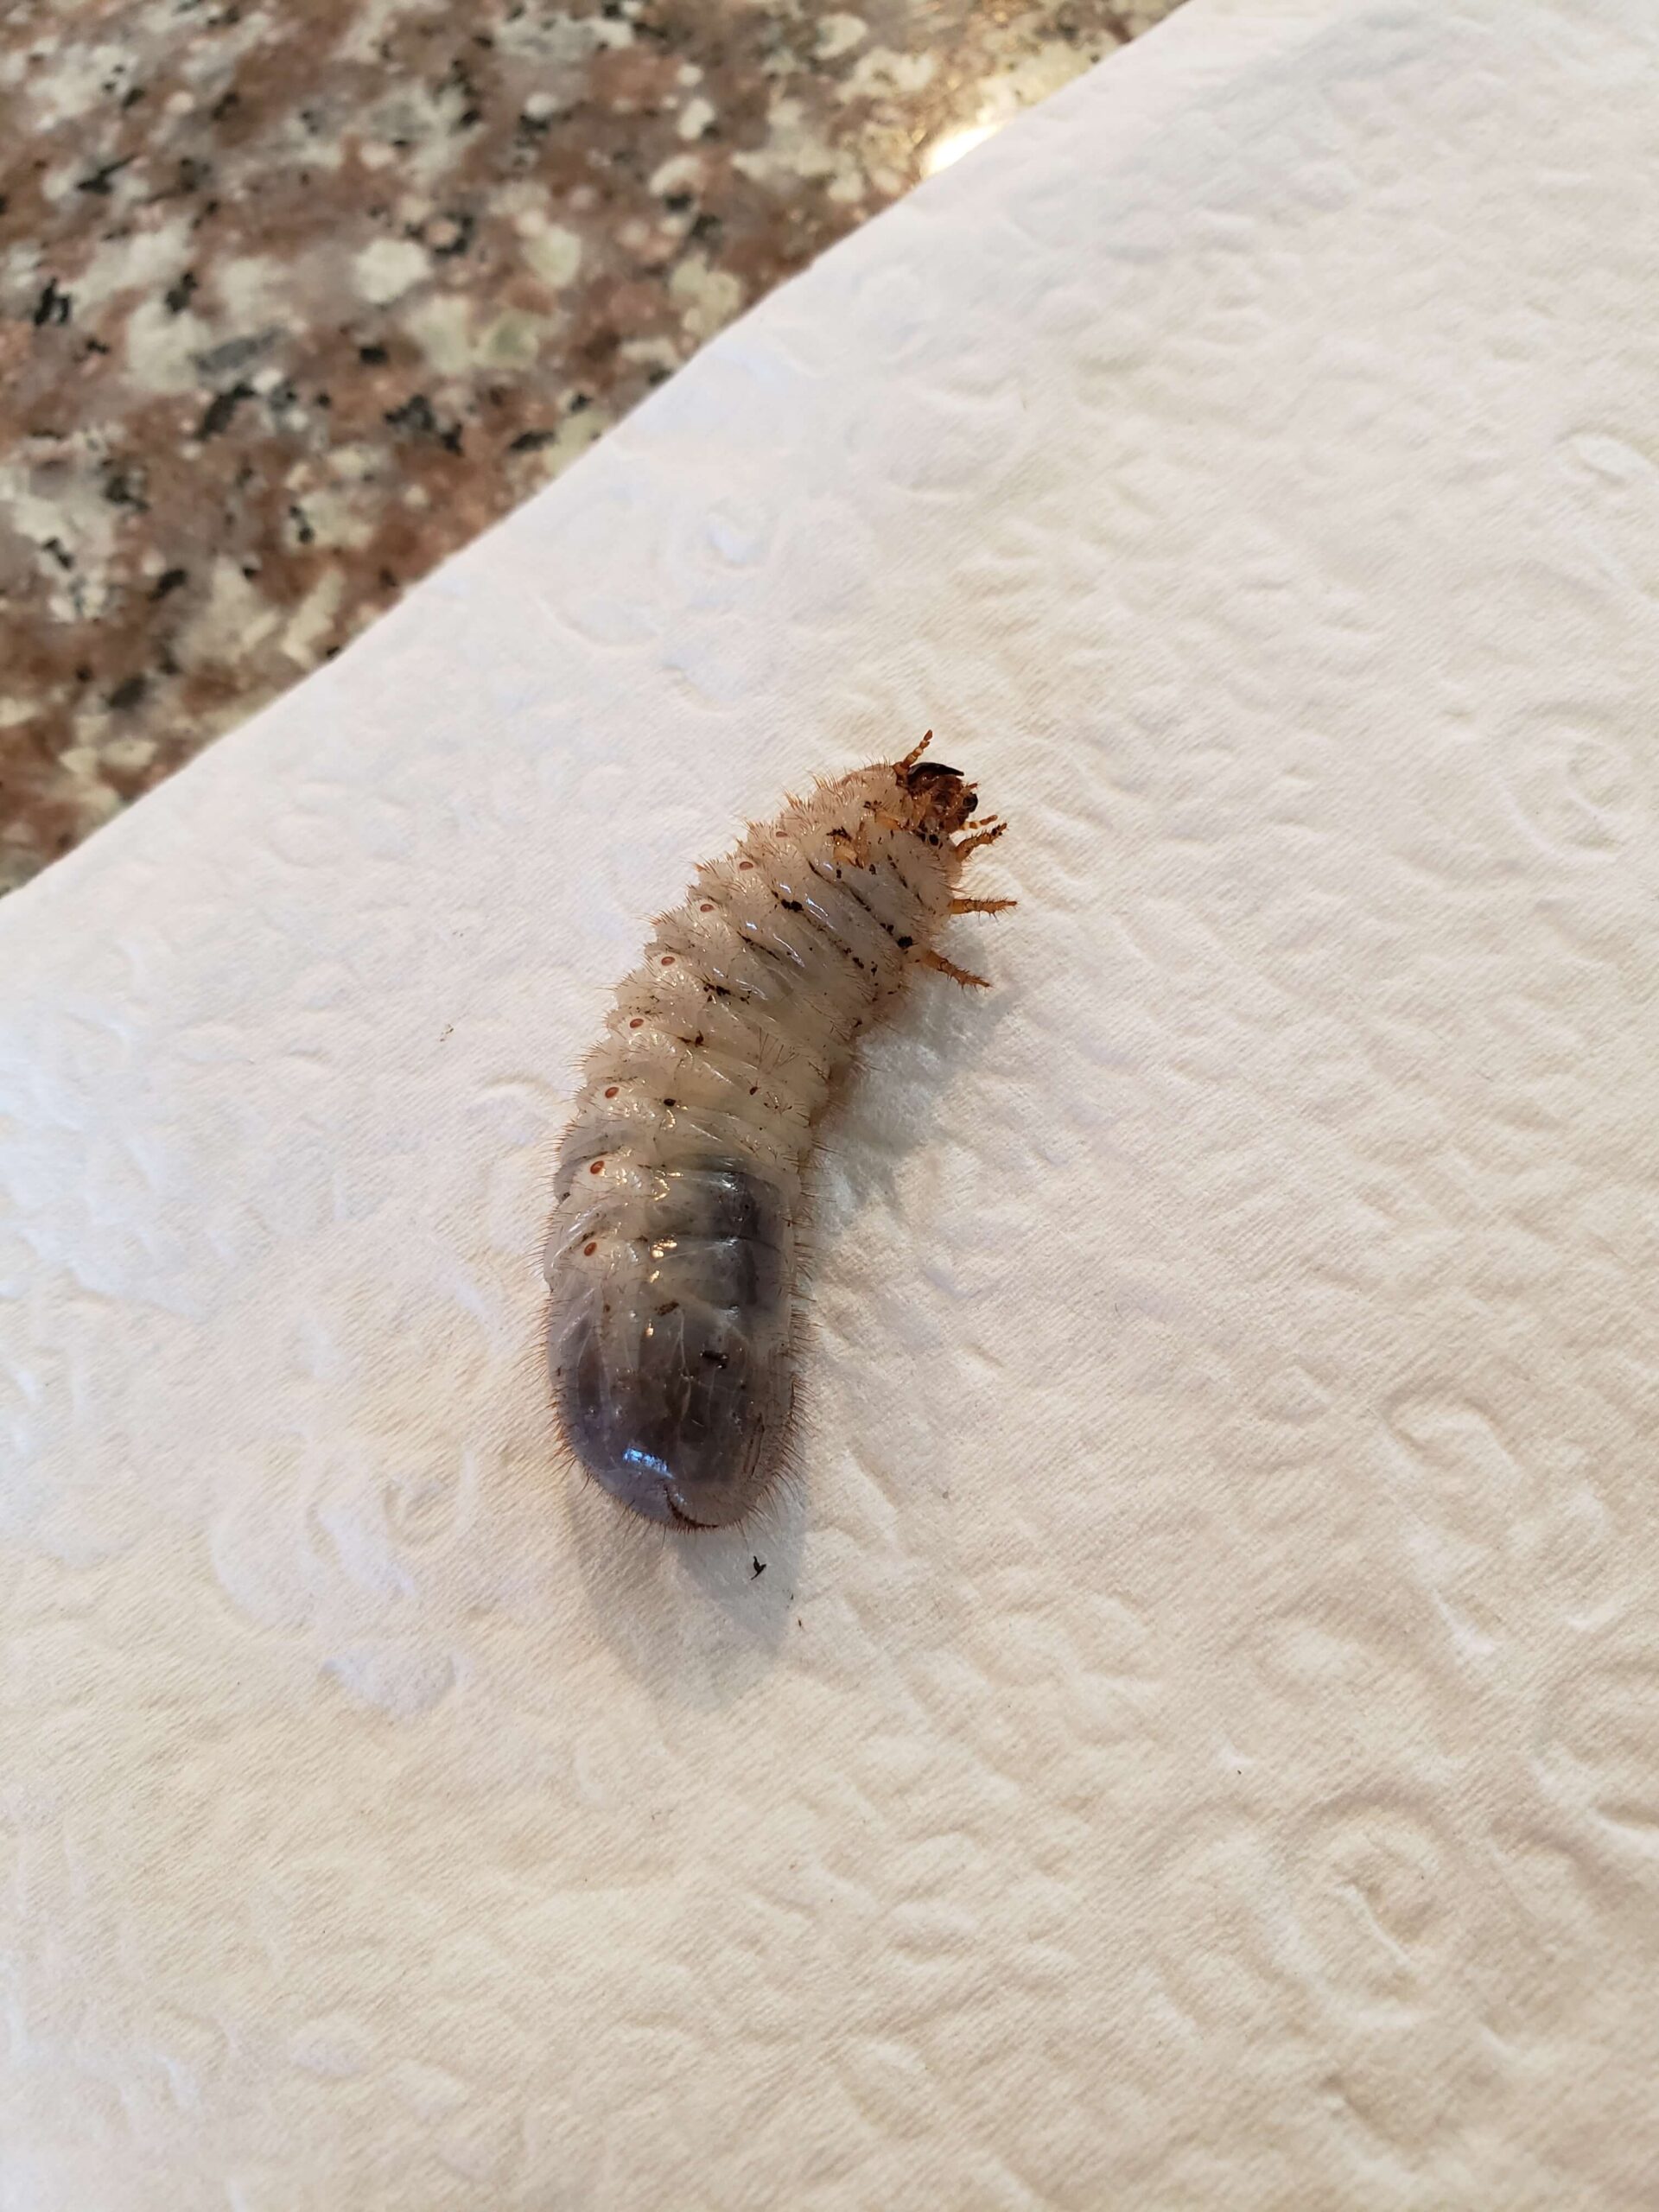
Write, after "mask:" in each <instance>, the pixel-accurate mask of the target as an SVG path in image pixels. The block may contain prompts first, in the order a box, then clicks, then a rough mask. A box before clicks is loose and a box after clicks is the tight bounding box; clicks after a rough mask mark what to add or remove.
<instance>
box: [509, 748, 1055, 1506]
mask: <svg viewBox="0 0 1659 2212" xmlns="http://www.w3.org/2000/svg"><path fill="white" fill-rule="evenodd" d="M926 744H927V739H926V738H924V739H923V740H922V743H921V745H920V746H918V747H917V748H916V750H915V751H914V752H913V753H910V754H908V755H907V756H906V759H904V760H900V761H897V762H893V763H889V764H887V765H886V766H879V767H874V768H862V769H859V770H857V771H856V772H855V773H854V774H852V775H849V776H843V777H842V778H841V779H839V780H838V781H837V782H835V783H832V784H823V785H819V786H818V788H817V790H816V791H814V792H813V793H812V795H811V796H810V798H804V799H795V800H791V803H790V804H789V805H788V806H787V807H786V808H785V810H784V812H783V813H782V814H781V815H780V816H779V818H778V819H777V821H775V822H773V823H768V824H766V826H765V827H755V828H752V829H750V830H749V832H748V834H747V836H745V838H744V839H743V841H742V842H741V844H740V845H739V846H738V848H737V849H736V851H735V852H734V853H732V854H731V855H728V857H727V858H726V859H724V860H720V861H712V862H710V863H709V864H708V865H706V866H705V867H703V868H700V869H699V870H698V872H697V879H696V883H695V884H694V886H693V887H692V889H691V892H690V896H689V897H688V898H687V899H686V901H685V903H684V905H683V906H680V907H679V908H677V910H676V911H675V912H672V913H670V914H665V915H664V916H663V917H662V918H660V919H659V920H658V923H657V925H656V930H655V933H654V935H653V936H652V940H651V944H650V945H649V947H648V948H647V950H646V952H645V959H644V961H643V963H641V965H640V966H639V967H638V968H636V969H634V970H633V972H632V975H630V976H627V977H626V980H625V981H624V982H623V983H622V985H621V987H620V989H619V990H618V992H617V995H616V1001H615V1005H614V1007H613V1010H612V1013H611V1015H610V1019H609V1020H608V1022H607V1026H606V1030H605V1034H604V1037H603V1038H602V1039H601V1042H600V1044H599V1045H598V1046H597V1047H596V1049H595V1050H594V1052H593V1053H592V1055H591V1056H590V1057H589V1058H588V1064H587V1065H586V1067H585V1069H584V1070H583V1079H582V1090H581V1092H580V1096H579V1099H578V1103H577V1107H576V1112H575V1120H574V1121H573V1122H572V1124H571V1127H570V1129H569V1134H568V1135H567V1136H566V1138H565V1141H564V1147H563V1153H562V1154H561V1158H560V1161H559V1172H558V1180H557V1185H556V1210H555V1212H554V1215H553V1221H552V1226H551V1230H550V1235H549V1237H548V1243H547V1257H546V1272H547V1280H548V1285H549V1287H550V1291H551V1293H552V1304H551V1311H550V1319H549V1331H548V1353H549V1364H550V1369H551V1371H552V1381H553V1392H554V1398H555V1402H556V1407H557V1410H558V1414H559V1420H560V1424H561V1426H562V1427H563V1433H564V1436H565V1440H566V1441H567V1442H568V1444H569V1446H570V1449H571V1451H572V1452H573V1453H574V1454H575V1458H576V1459H577V1460H578V1461H579V1462H580V1463H581V1465H582V1466H583V1467H584V1468H585V1469H586V1470H587V1471H588V1473H589V1474H590V1475H592V1476H593V1477H594V1479H595V1480H596V1481H597V1482H599V1483H600V1484H602V1485H603V1487H604V1488H605V1489H606V1490H607V1491H610V1492H611V1494H612V1495H613V1497H616V1498H618V1499H619V1500H620V1502H621V1503H623V1504H624V1505H626V1506H628V1507H631V1508H632V1510H633V1511H634V1512H636V1513H639V1514H641V1515H643V1516H645V1518H646V1519H647V1520H652V1521H660V1522H667V1523H669V1524H671V1525H673V1526H677V1527H686V1528H718V1527H721V1526H724V1525H725V1524H727V1523H728V1522H734V1521H738V1520H741V1518H742V1517H743V1516H744V1514H745V1513H747V1511H748V1510H749V1508H750V1507H751V1506H752V1505H753V1504H754V1503H755V1502H756V1501H757V1499H758V1498H759V1497H760V1496H761V1495H762V1493H763V1492H764V1491H765V1490H766V1485H767V1484H768V1483H769V1482H770V1481H771V1479H772V1476H773V1474H774V1473H775V1472H776V1470H777V1466H778V1462H779V1454H780V1452H781V1448H782V1445H783V1440H784V1437H785V1432H786V1430H787V1427H788V1424H789V1417H790V1410H791V1404H792V1402H793V1395H794V1377H793V1364H792V1362H793V1348H792V1334H793V1327H792V1325H793V1312H794V1301H795V1259H796V1231H797V1225H798V1223H799V1221H800V1219H801V1215H802V1205H803V1200H802V1185H803V1177H804V1171H805V1168H806V1164H807V1160H808V1157H809V1155H810V1151H811V1148H812V1143H813V1133H814V1129H815V1128H816V1125H817V1121H818V1118H819V1116H820V1115H821V1114H822V1113H823V1108H824V1105H825V1103H826V1101H827V1100H828V1098H829V1092H830V1090H831V1088H832V1086H833V1085H834V1084H835V1082H836V1078H837V1077H838V1076H839V1075H840V1074H841V1072H842V1070H843V1069H844V1068H845V1066H846V1065H847V1063H848V1061H849V1058H851V1056H852V1053H853V1051H854V1048H855V1046H856V1044H857V1041H858V1038H859V1035H860V1033H861V1031H862V1030H864V1029H865V1028H867V1027H868V1025H869V1024H870V1022H871V1021H872V1020H874V1018H875V1017H876V1016H877V1015H878V1014H880V1012H881V1011H882V1010H883V1008H884V1007H885V1005H886V1004H887V1002H888V1001H891V1000H892V999H893V996H894V995H895V994H896V993H897V992H898V991H899V988H900V987H901V985H902V984H903V982H904V981H905V977H906V973H907V971H908V969H910V968H911V967H912V965H915V964H917V963H922V964H924V965H926V966H928V967H930V968H932V969H937V970H938V971H939V972H940V973H942V974H944V975H946V976H953V977H954V978H955V979H956V980H957V982H963V983H981V982H983V980H984V979H983V978H982V977H981V976H970V975H968V974H967V973H966V972H965V971H964V970H963V969H958V968H957V967H955V966H953V965H952V963H950V961H948V960H945V959H944V958H943V957H941V955H940V954H939V953H938V952H937V951H936V950H934V948H933V944H932V939H933V938H934V935H935V933H936V932H937V931H938V926H939V925H940V923H941V922H942V921H943V920H944V918H945V917H946V916H947V915H949V914H952V913H964V912H991V911H994V910H995V909H996V908H997V907H1000V906H1010V905H1012V904H1013V901H1012V900H1010V899H963V898H959V897H957V895H956V885H957V880H958V878H959V876H960V874H961V872H962V868H963V863H964V862H965V861H966V860H967V859H968V856H969V854H971V853H972V852H974V851H975V850H976V849H978V848H979V847H980V846H982V845H986V844H988V843H990V842H992V841H993V840H994V839H995V838H996V837H997V836H1000V835H1001V824H997V823H987V824H983V825H982V826H978V827H976V829H975V830H974V831H973V832H972V833H971V834H959V833H963V831H964V829H965V825H966V824H967V823H968V821H969V817H970V816H971V815H972V814H973V812H974V810H975V807H976V803H977V802H976V798H975V793H974V790H973V786H972V785H969V784H967V783H965V782H964V781H963V778H962V776H961V774H960V772H958V771H957V769H955V768H946V767H943V766H938V764H936V763H932V762H923V761H922V760H921V754H922V752H923V749H924V748H925V746H926Z"/></svg>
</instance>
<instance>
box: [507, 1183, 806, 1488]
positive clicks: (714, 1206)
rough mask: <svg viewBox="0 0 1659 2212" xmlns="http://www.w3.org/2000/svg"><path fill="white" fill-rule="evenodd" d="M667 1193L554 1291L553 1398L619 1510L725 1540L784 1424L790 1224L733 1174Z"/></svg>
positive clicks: (580, 1454) (779, 1208) (764, 1195)
mask: <svg viewBox="0 0 1659 2212" xmlns="http://www.w3.org/2000/svg"><path fill="white" fill-rule="evenodd" d="M656 1183H657V1187H656V1189H655V1191H654V1192H653V1194H652V1198H651V1199H650V1200H649V1201H648V1202H647V1203H646V1204H645V1206H644V1207H643V1209H642V1211H641V1214H640V1217H639V1221H638V1224H637V1227H638V1234H637V1235H636V1236H634V1237H633V1238H632V1240H631V1241H628V1242H624V1241H622V1240H621V1239H620V1238H619V1239H616V1240H613V1241H612V1242H611V1243H609V1245H608V1246H607V1252H606V1255H605V1262H604V1264H602V1265H600V1266H597V1267H594V1266H590V1267H588V1268H576V1267H575V1264H574V1263H572V1265H571V1272H570V1274H569V1277H568V1279H567V1280H566V1281H563V1282H559V1283H556V1284H555V1299H554V1310H553V1314H552V1319H551V1327H550V1338H549V1353H550V1364H551V1367H552V1370H553V1382H554V1390H555V1394H556V1399H557V1402H558V1408H559V1414H560V1418H561V1420H562V1421H563V1427H564V1432H565V1434H566V1436H567V1438H568V1439H569V1443H570V1446H571V1448H572V1450H573V1451H574V1452H575V1454H576V1457H577V1458H578V1459H580V1460H581V1462H582V1465H583V1466H584V1467H585V1468H586V1469H587V1471H588V1473H589V1474H590V1475H592V1477H593V1478H594V1481H595V1482H597V1483H599V1484H601V1485H602V1487H603V1488H604V1489H606V1490H607V1491H609V1492H610V1493H611V1495H612V1497H615V1498H616V1499H618V1500H619V1501H620V1503H622V1504H624V1505H626V1506H627V1507H629V1508H630V1510H632V1511H633V1512H635V1513H639V1514H641V1515H643V1516H645V1519H647V1520H650V1521H658V1522H665V1523H668V1524H669V1525H671V1526H690V1527H696V1528H711V1529H712V1528H723V1527H725V1526H726V1525H727V1524H728V1523H729V1522H734V1521H740V1520H741V1519H742V1517H743V1516H744V1515H745V1514H746V1513H747V1511H748V1510H749V1509H750V1508H751V1506H753V1504H754V1503H756V1501H757V1500H758V1499H759V1497H760V1495H761V1493H762V1491H764V1490H765V1488H766V1484H767V1482H768V1481H769V1480H770V1478H771V1476H772V1471H773V1468H774V1465H775V1463H776V1457H777V1452H778V1449H779V1443H780V1441H781V1438H782V1433H783V1430H784V1428H785V1426H786V1424H787V1421H788V1417H789V1407H790V1387H791V1386H790V1376H789V1367H788V1356H789V1325H790V1305H791V1274H792V1264H791V1263H792V1257H793V1255H792V1251H791V1230H790V1224H789V1217H788V1214H787V1211H786V1210H785V1206H784V1204H783V1200H782V1198H781V1197H780V1195H779V1192H778V1191H777V1190H776V1189H775V1188H774V1187H773V1186H772V1184H770V1183H769V1182H767V1181H766V1180H765V1179H763V1178H762V1177H760V1176H759V1175H757V1174H755V1173H753V1170H752V1169H750V1168H748V1167H747V1166H743V1165H741V1163H739V1162H737V1161H734V1160H708V1161H703V1162H702V1163H700V1164H698V1165H696V1166H690V1167H684V1168H676V1169H666V1168H665V1169H662V1170H660V1171H658V1175H657V1178H656Z"/></svg>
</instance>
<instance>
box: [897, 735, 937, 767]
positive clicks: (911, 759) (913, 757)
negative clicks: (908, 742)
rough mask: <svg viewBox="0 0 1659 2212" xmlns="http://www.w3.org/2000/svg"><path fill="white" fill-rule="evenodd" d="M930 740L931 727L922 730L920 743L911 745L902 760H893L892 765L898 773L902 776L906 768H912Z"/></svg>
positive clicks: (931, 738)
mask: <svg viewBox="0 0 1659 2212" xmlns="http://www.w3.org/2000/svg"><path fill="white" fill-rule="evenodd" d="M932 742H933V733H932V731H931V729H925V730H924V731H923V732H922V741H921V743H920V744H919V745H912V747H911V748H910V750H909V752H908V753H906V755H905V757H904V759H903V760H895V761H894V762H893V766H894V767H895V768H896V769H897V770H898V771H899V774H900V775H901V776H902V775H903V774H904V772H905V771H906V768H913V767H914V766H916V763H917V762H918V760H920V759H921V757H922V755H923V753H925V752H926V750H927V748H928V747H929V746H930V745H931V744H932Z"/></svg>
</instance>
